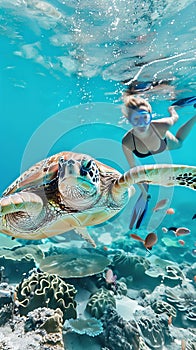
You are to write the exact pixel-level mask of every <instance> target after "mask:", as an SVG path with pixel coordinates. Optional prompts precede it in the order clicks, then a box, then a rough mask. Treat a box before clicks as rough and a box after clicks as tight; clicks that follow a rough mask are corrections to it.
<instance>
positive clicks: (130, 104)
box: [122, 92, 196, 228]
mask: <svg viewBox="0 0 196 350" xmlns="http://www.w3.org/2000/svg"><path fill="white" fill-rule="evenodd" d="M123 100H124V108H123V114H124V116H125V117H126V118H127V119H128V121H129V122H130V124H131V126H132V128H131V129H130V130H129V131H128V132H127V133H126V134H125V136H124V137H123V140H122V146H123V151H124V154H125V156H126V158H127V160H128V163H129V165H130V167H131V168H133V167H134V166H136V163H135V159H134V156H136V157H138V158H145V157H148V156H151V155H154V154H158V153H161V152H163V151H165V150H174V149H179V148H180V147H181V146H182V144H183V141H184V140H185V139H186V137H187V136H188V134H189V133H190V131H191V129H192V128H193V126H194V124H195V122H196V116H194V117H192V118H191V119H189V120H188V121H187V122H186V123H185V124H183V125H182V126H181V127H180V128H179V129H178V131H177V133H176V135H173V134H172V133H171V132H170V131H169V129H170V127H171V126H172V125H174V124H175V123H176V122H177V121H178V119H179V116H178V114H177V113H176V111H175V106H170V107H169V109H168V110H169V114H170V116H169V117H165V118H162V119H157V120H152V108H151V105H150V104H149V103H148V102H147V101H146V100H145V99H143V98H141V97H134V96H133V95H130V93H129V92H125V93H124V95H123ZM139 187H140V189H141V191H142V193H141V195H140V197H139V199H138V203H136V205H137V206H138V208H137V207H135V208H134V209H135V212H133V215H132V220H131V224H130V228H132V227H133V224H134V223H135V221H136V220H137V223H136V228H139V226H140V224H141V221H142V218H143V215H144V213H145V210H146V201H147V200H148V198H149V196H148V186H147V185H142V184H141V185H139ZM138 210H140V214H139V217H138Z"/></svg>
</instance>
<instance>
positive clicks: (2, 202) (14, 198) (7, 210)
mask: <svg viewBox="0 0 196 350" xmlns="http://www.w3.org/2000/svg"><path fill="white" fill-rule="evenodd" d="M42 207H43V202H42V199H41V198H40V197H39V196H37V195H36V194H34V193H30V192H18V193H14V194H11V195H9V196H6V197H2V198H1V199H0V216H3V215H6V214H11V213H16V212H19V211H23V212H26V213H28V214H29V215H33V216H37V215H39V214H40V212H41V210H42Z"/></svg>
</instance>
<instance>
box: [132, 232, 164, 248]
mask: <svg viewBox="0 0 196 350" xmlns="http://www.w3.org/2000/svg"><path fill="white" fill-rule="evenodd" d="M130 236H131V237H132V238H133V239H135V240H136V241H140V242H142V243H143V244H144V247H145V248H146V249H152V247H153V245H155V244H156V242H157V240H158V237H157V235H156V233H154V232H151V233H149V234H148V235H147V236H146V238H145V239H142V238H141V237H140V236H138V235H136V234H135V233H131V234H130Z"/></svg>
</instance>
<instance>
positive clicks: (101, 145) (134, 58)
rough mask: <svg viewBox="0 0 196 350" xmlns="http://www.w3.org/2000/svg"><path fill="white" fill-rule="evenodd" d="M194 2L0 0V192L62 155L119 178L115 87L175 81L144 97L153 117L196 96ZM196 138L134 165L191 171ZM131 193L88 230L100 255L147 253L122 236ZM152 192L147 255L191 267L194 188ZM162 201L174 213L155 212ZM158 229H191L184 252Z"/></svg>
mask: <svg viewBox="0 0 196 350" xmlns="http://www.w3.org/2000/svg"><path fill="white" fill-rule="evenodd" d="M176 6H177V8H176ZM195 6H196V5H195V2H194V1H190V0H189V1H186V0H184V1H180V2H179V3H178V4H174V2H173V1H171V0H168V1H146V2H145V3H142V4H141V3H140V4H138V2H137V1H127V0H113V1H110V2H108V1H101V0H100V1H98V0H97V1H95V2H93V6H92V2H90V1H88V0H83V1H62V0H56V1H55V0H54V1H52V0H51V1H38V0H32V1H30V0H17V1H14V0H7V1H6V0H5V1H4V0H0V42H1V45H0V54H1V59H0V72H1V73H0V83H1V89H0V101H1V103H0V113H1V116H2V117H1V139H0V147H1V174H2V175H1V183H0V190H1V193H2V192H3V191H4V190H5V189H6V187H7V186H9V185H10V184H11V183H12V182H13V181H14V180H15V179H16V178H17V177H18V176H19V175H20V173H21V172H23V171H25V170H26V169H27V168H28V167H30V166H31V165H33V164H34V163H36V162H37V161H39V160H41V159H44V158H46V157H48V156H50V155H52V154H55V153H58V152H60V151H74V152H79V153H80V152H84V153H87V154H90V155H92V156H93V157H95V158H96V159H98V160H100V161H102V162H104V163H106V164H108V165H110V166H112V167H114V168H116V169H118V170H119V171H120V172H124V171H126V170H128V168H129V167H128V164H127V162H126V159H125V157H124V154H123V152H122V149H121V139H122V137H123V135H124V134H125V132H126V131H127V130H128V129H129V125H128V124H126V123H125V121H124V120H123V119H122V112H121V107H122V100H121V96H122V92H123V91H124V90H125V86H124V85H123V84H122V83H121V81H122V80H125V79H128V78H135V79H136V78H137V79H138V80H141V81H148V80H153V79H172V83H171V84H170V85H169V86H166V87H165V88H164V89H161V90H156V89H152V90H151V91H150V92H149V91H148V92H146V93H143V94H142V96H143V97H144V98H147V99H148V101H149V102H150V103H151V105H152V108H153V113H154V115H155V117H156V118H161V117H163V116H166V115H168V107H169V106H170V104H171V103H173V101H174V100H177V99H180V98H184V97H188V96H194V95H195ZM178 113H179V116H180V118H179V121H178V122H177V124H176V125H175V126H173V127H172V130H171V131H172V132H174V133H175V131H177V129H178V128H179V126H180V125H182V124H183V123H185V121H186V120H188V119H189V118H191V117H192V116H193V115H194V114H195V109H194V107H193V106H188V107H184V108H181V109H179V110H178ZM195 135H196V129H195V127H194V128H193V130H192V132H191V133H190V135H189V137H188V138H187V140H186V141H185V142H184V145H183V147H182V148H181V149H179V150H176V151H173V152H171V153H169V152H165V153H164V154H160V155H157V156H156V157H149V158H148V159H143V160H141V161H140V162H139V160H137V161H138V164H147V163H148V164H151V163H169V164H171V163H176V164H186V165H195ZM138 193H139V192H138V189H137V193H136V197H134V198H132V199H131V201H130V202H129V204H128V205H127V207H126V208H125V209H124V211H123V212H122V213H121V214H120V215H119V216H118V218H117V219H113V220H112V221H111V222H109V223H107V224H105V225H101V227H97V228H93V229H90V232H91V233H92V236H93V235H95V239H96V242H97V244H98V249H102V247H103V246H104V245H106V246H107V247H108V249H114V251H113V252H115V249H116V251H118V250H119V249H122V250H125V251H126V249H127V251H132V252H133V251H135V252H136V253H137V254H138V255H141V256H146V254H148V253H146V251H145V250H144V249H143V248H142V249H141V247H140V246H139V244H140V243H139V242H136V241H135V242H130V237H129V233H130V232H128V223H129V217H130V212H131V209H132V207H133V205H134V203H135V200H136V198H137V194H138ZM150 193H151V196H152V198H151V200H150V202H149V209H148V212H147V216H146V218H145V220H144V223H143V225H142V228H141V230H140V231H139V232H140V234H141V235H143V237H144V236H145V235H146V232H150V231H151V230H155V232H156V233H157V234H158V236H159V242H158V244H157V245H156V246H155V247H154V248H153V254H158V255H159V256H160V257H161V256H162V257H163V258H167V259H169V258H171V260H172V261H175V262H177V263H182V262H183V261H184V262H185V263H188V264H193V263H195V256H196V255H194V254H193V253H192V251H193V250H195V249H196V247H195V244H196V242H195V222H196V221H195V220H192V217H193V215H194V214H195V209H196V205H195V193H194V191H191V190H189V189H184V188H175V189H167V188H159V187H157V186H156V187H154V188H152V189H150ZM165 197H166V198H169V204H170V206H171V207H174V209H175V215H174V216H166V215H165V212H162V213H160V215H158V216H156V215H155V214H153V212H152V208H153V207H154V206H155V204H156V202H157V201H158V200H159V199H161V198H165ZM162 226H165V227H169V226H178V227H179V226H183V227H184V226H185V227H188V228H190V230H191V234H190V235H187V236H186V237H183V239H184V240H185V246H183V247H182V246H179V247H178V248H179V250H176V248H174V249H173V250H172V248H171V247H168V246H167V245H165V244H164V242H163V241H162V239H163V238H164V235H163V233H162V230H161V227H162ZM99 229H100V230H101V231H99ZM99 232H101V233H102V234H103V236H102V238H101V239H100V240H99V235H100V234H99ZM107 234H109V238H108V236H107ZM1 236H2V237H4V235H1ZM123 237H126V238H124V240H125V241H126V242H125V245H124V246H123V244H122V240H123ZM167 237H168V236H167ZM169 237H170V238H171V239H173V241H175V240H174V237H173V236H171V235H170V236H169ZM57 241H58V239H57ZM18 242H19V241H18ZM108 242H109V243H108ZM42 243H44V242H42ZM70 243H72V241H71V239H70ZM22 244H24V245H25V243H24V242H22ZM129 244H130V248H126V247H127V246H129ZM6 246H9V244H8V243H6ZM2 247H4V246H3V245H2ZM138 249H139V250H138ZM178 252H179V254H178ZM191 283H193V282H191ZM194 286H195V285H194ZM185 328H186V327H185ZM71 349H72V348H71V347H70V350H71ZM78 349H79V348H78ZM92 349H93V348H92ZM112 349H113V348H112ZM153 349H154V348H153ZM168 349H169V345H168ZM179 349H180V348H179ZM191 349H192V348H191ZM93 350H94V349H93Z"/></svg>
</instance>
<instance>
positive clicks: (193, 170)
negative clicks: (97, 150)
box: [112, 164, 196, 192]
mask: <svg viewBox="0 0 196 350" xmlns="http://www.w3.org/2000/svg"><path fill="white" fill-rule="evenodd" d="M138 183H148V184H150V185H160V186H166V187H167V186H184V187H189V188H191V189H193V190H196V167H195V166H189V165H171V164H154V165H144V166H138V167H135V168H133V169H130V170H129V171H127V172H126V173H124V174H123V175H121V176H120V177H119V178H118V179H117V180H116V181H115V182H114V186H113V189H112V190H113V191H114V192H115V191H116V192H120V191H123V190H125V188H128V187H130V186H131V185H134V184H138Z"/></svg>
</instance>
